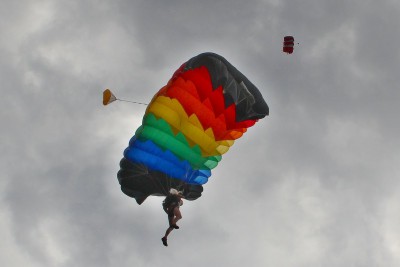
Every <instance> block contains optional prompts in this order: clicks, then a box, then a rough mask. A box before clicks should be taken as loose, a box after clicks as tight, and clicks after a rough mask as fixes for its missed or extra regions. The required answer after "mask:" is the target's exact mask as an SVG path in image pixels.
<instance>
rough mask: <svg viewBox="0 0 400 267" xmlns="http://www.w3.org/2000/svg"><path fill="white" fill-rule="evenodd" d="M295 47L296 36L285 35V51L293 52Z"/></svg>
mask: <svg viewBox="0 0 400 267" xmlns="http://www.w3.org/2000/svg"><path fill="white" fill-rule="evenodd" d="M293 49H294V38H293V36H285V37H284V38H283V52H285V53H287V54H291V53H293Z"/></svg>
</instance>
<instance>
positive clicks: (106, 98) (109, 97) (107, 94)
mask: <svg viewBox="0 0 400 267" xmlns="http://www.w3.org/2000/svg"><path fill="white" fill-rule="evenodd" d="M115 100H117V98H116V97H115V96H114V94H113V93H112V92H111V91H110V89H106V90H104V92H103V105H104V106H106V105H108V104H110V103H111V102H114V101H115Z"/></svg>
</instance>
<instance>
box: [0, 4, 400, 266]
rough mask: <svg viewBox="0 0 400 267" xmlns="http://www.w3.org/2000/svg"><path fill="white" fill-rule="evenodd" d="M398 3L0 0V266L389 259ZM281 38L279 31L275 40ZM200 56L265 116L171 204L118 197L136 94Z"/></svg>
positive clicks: (397, 206)
mask: <svg viewBox="0 0 400 267" xmlns="http://www.w3.org/2000/svg"><path fill="white" fill-rule="evenodd" d="M399 17H400V2H399V1H396V0H380V1H372V0H353V1H346V0H338V1H331V0H301V1H289V0H279V1H278V0H258V1H253V0H246V1H244V0H241V1H238V0H217V1H211V0H201V1H193V0H186V1H183V0H168V1H165V0H140V1H139V0H134V1H129V0H115V1H88V0H83V1H78V0H75V1H74V0H72V1H67V0H65V1H63V0H60V1H51V0H31V1H29V0H21V1H14V0H0V33H1V35H0V36H1V42H0V80H1V87H0V88H1V97H2V99H1V100H2V101H1V113H0V123H1V125H2V127H1V142H0V149H1V163H0V164H1V165H0V167H1V170H2V171H1V174H0V177H1V179H0V197H1V202H0V236H1V240H0V262H1V265H2V266H29V267H36V266H37V267H43V266H46V267H47V266H48V267H58V266H63V267H69V266H78V267H80V266H83V267H87V266H101V267H103V266H104V267H106V266H107V267H108V266H120V267H125V266H135V267H141V266H191V267H204V266H232V267H236V266H279V267H291V266H295V267H299V266H304V267H320V266H324V267H336V266H337V267H343V266H362V267H372V266H385V267H397V266H400V226H399V225H400V182H399V181H400V179H399V178H400V171H399V166H400V142H399V136H400V125H399V119H398V114H399V112H398V107H399V102H400V93H399V92H400V90H399V83H400V77H399V70H400V52H399V51H400V50H399V45H398V44H399V43H400V37H399V36H400V27H399V22H400V19H399ZM285 35H293V36H294V38H295V40H296V43H297V42H298V43H299V44H298V45H296V47H295V51H294V53H293V54H292V55H286V54H284V53H282V52H281V50H282V40H283V37H284V36H285ZM207 51H210V52H215V53H218V54H220V55H222V56H223V57H225V58H226V59H227V60H228V61H230V62H231V63H232V64H233V65H234V66H235V67H236V68H238V69H239V70H240V71H241V72H243V73H244V74H245V75H246V76H247V77H248V78H249V79H250V80H251V81H252V82H253V83H254V84H255V85H256V86H257V87H258V88H259V90H260V91H261V93H262V94H263V96H264V98H265V100H266V102H267V103H268V105H269V107H270V116H268V117H266V118H265V119H263V120H260V121H259V122H258V123H257V124H256V125H255V126H254V127H252V128H250V129H249V131H248V132H247V133H246V134H245V135H244V136H243V137H242V138H241V139H239V140H238V141H237V142H236V143H235V145H234V146H233V147H232V149H231V150H230V151H229V152H228V153H227V154H225V155H224V157H223V160H222V161H221V163H220V164H219V166H218V167H217V168H216V169H215V170H214V171H213V175H212V177H211V179H210V180H209V182H208V183H207V184H206V185H205V186H204V194H203V196H202V197H201V198H199V199H198V200H196V201H192V202H189V201H186V202H185V204H184V206H182V209H181V210H182V213H183V219H182V221H181V222H180V226H181V229H179V230H176V231H173V232H172V233H171V235H170V237H169V246H168V247H164V246H163V245H162V243H161V240H160V238H161V237H162V236H163V234H164V232H165V229H166V227H167V218H166V215H165V213H164V212H163V210H162V208H161V201H162V198H159V197H150V198H148V199H147V200H146V201H145V202H144V203H143V204H142V205H141V206H139V205H137V204H136V202H135V201H134V200H133V199H131V198H129V197H128V196H126V195H124V194H123V193H122V192H121V191H120V187H119V184H118V181H117V178H116V174H117V172H118V170H119V165H118V164H119V160H120V159H121V157H122V153H123V150H124V149H125V147H126V146H127V145H128V142H129V139H130V138H131V137H132V135H133V134H134V131H135V130H136V129H137V127H139V126H140V124H141V119H142V116H143V114H144V111H145V106H142V105H134V104H129V103H124V102H117V103H113V104H112V105H110V106H107V107H104V106H103V105H102V103H101V97H102V91H103V90H104V88H111V89H112V90H113V91H114V93H115V94H116V95H117V97H120V98H125V99H130V100H133V101H138V102H149V101H150V99H151V98H152V96H153V95H154V94H155V93H156V92H157V91H158V90H159V89H160V88H161V87H162V86H163V85H165V84H166V82H167V81H168V79H169V78H170V77H171V75H172V73H173V72H174V71H175V70H176V69H177V68H178V67H179V66H180V65H181V64H182V63H183V62H185V61H187V60H188V59H189V58H191V57H193V56H195V55H198V54H199V53H202V52H207Z"/></svg>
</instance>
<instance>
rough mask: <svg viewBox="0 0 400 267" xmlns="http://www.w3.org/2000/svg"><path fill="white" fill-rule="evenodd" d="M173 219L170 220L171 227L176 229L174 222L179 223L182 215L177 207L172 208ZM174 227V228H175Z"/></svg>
mask: <svg viewBox="0 0 400 267" xmlns="http://www.w3.org/2000/svg"><path fill="white" fill-rule="evenodd" d="M174 216H175V217H174V218H173V219H172V221H171V222H172V225H173V226H176V227H178V226H177V225H176V222H177V221H179V220H180V219H182V214H181V211H180V210H179V207H175V208H174ZM176 227H175V228H176ZM176 229H179V228H176Z"/></svg>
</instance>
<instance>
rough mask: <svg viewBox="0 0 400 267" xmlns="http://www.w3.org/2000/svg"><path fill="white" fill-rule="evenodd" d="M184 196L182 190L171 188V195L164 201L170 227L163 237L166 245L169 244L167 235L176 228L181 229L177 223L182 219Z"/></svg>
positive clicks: (162, 239)
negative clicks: (180, 208)
mask: <svg viewBox="0 0 400 267" xmlns="http://www.w3.org/2000/svg"><path fill="white" fill-rule="evenodd" d="M182 198H185V197H184V196H183V195H182V192H179V191H178V190H176V189H174V188H171V190H170V191H169V195H168V196H167V197H166V198H165V199H164V201H163V209H164V211H165V212H166V213H167V214H168V223H169V227H168V229H167V231H166V232H165V235H164V237H163V238H161V241H162V242H163V244H164V246H168V243H167V237H168V235H169V234H170V233H171V231H172V230H174V229H179V226H178V225H176V222H177V221H179V220H180V219H182V214H181V211H180V210H179V207H180V206H182V205H183V201H182Z"/></svg>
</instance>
